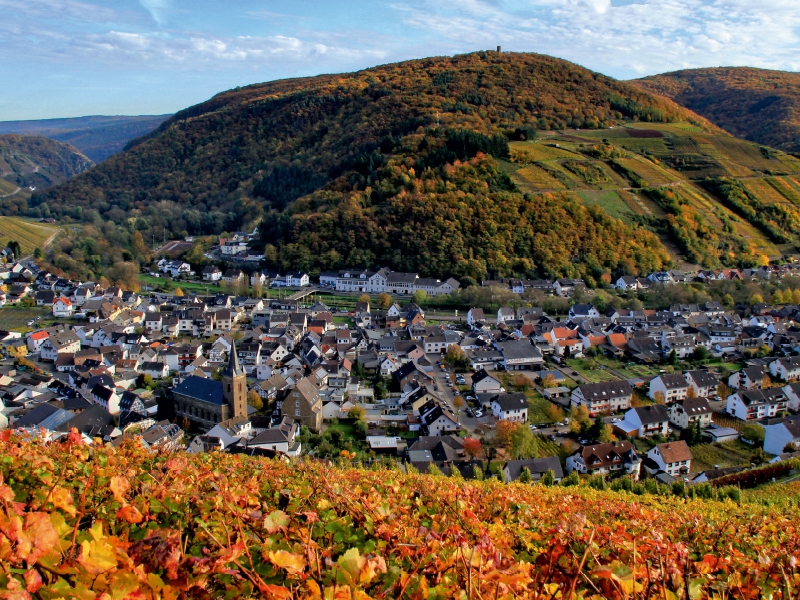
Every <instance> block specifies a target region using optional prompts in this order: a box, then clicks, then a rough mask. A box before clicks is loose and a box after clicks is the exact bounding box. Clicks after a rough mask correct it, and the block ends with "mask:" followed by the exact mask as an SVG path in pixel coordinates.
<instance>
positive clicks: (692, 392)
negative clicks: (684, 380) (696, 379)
mask: <svg viewBox="0 0 800 600" xmlns="http://www.w3.org/2000/svg"><path fill="white" fill-rule="evenodd" d="M686 397H687V398H689V399H690V400H692V399H694V398H697V392H696V391H695V390H694V388H693V387H692V386H689V389H688V390H686Z"/></svg>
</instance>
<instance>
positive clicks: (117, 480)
mask: <svg viewBox="0 0 800 600" xmlns="http://www.w3.org/2000/svg"><path fill="white" fill-rule="evenodd" d="M108 486H109V487H110V488H111V493H112V494H114V498H115V499H116V500H117V502H122V503H123V504H125V502H126V501H125V493H126V492H127V491H128V490H129V489H130V487H131V484H130V483H128V480H127V479H126V478H125V477H120V476H118V475H114V477H112V478H111V481H110V482H109V483H108Z"/></svg>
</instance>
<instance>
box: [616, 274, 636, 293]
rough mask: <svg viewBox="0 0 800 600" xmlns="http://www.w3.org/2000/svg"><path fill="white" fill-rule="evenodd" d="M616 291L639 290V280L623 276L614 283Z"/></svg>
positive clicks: (630, 276)
mask: <svg viewBox="0 0 800 600" xmlns="http://www.w3.org/2000/svg"><path fill="white" fill-rule="evenodd" d="M615 285H616V287H617V289H620V290H623V291H628V290H634V291H635V290H638V289H639V280H638V279H636V277H634V276H633V275H623V276H622V277H620V278H619V279H617V282H616V284H615Z"/></svg>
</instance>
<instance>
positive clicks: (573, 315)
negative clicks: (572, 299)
mask: <svg viewBox="0 0 800 600" xmlns="http://www.w3.org/2000/svg"><path fill="white" fill-rule="evenodd" d="M567 316H568V317H569V318H570V319H597V318H599V317H600V313H599V312H598V311H597V309H596V308H595V307H594V306H593V305H591V304H573V305H572V306H571V307H570V309H569V314H568V315H567Z"/></svg>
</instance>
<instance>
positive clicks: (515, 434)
mask: <svg viewBox="0 0 800 600" xmlns="http://www.w3.org/2000/svg"><path fill="white" fill-rule="evenodd" d="M509 450H510V452H511V456H512V457H513V458H515V459H521V458H534V457H535V456H536V450H537V444H536V436H534V435H533V432H532V431H531V430H530V428H529V427H528V426H527V425H525V424H524V423H517V424H516V427H515V428H514V429H513V431H512V432H511V446H510V448H509Z"/></svg>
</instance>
